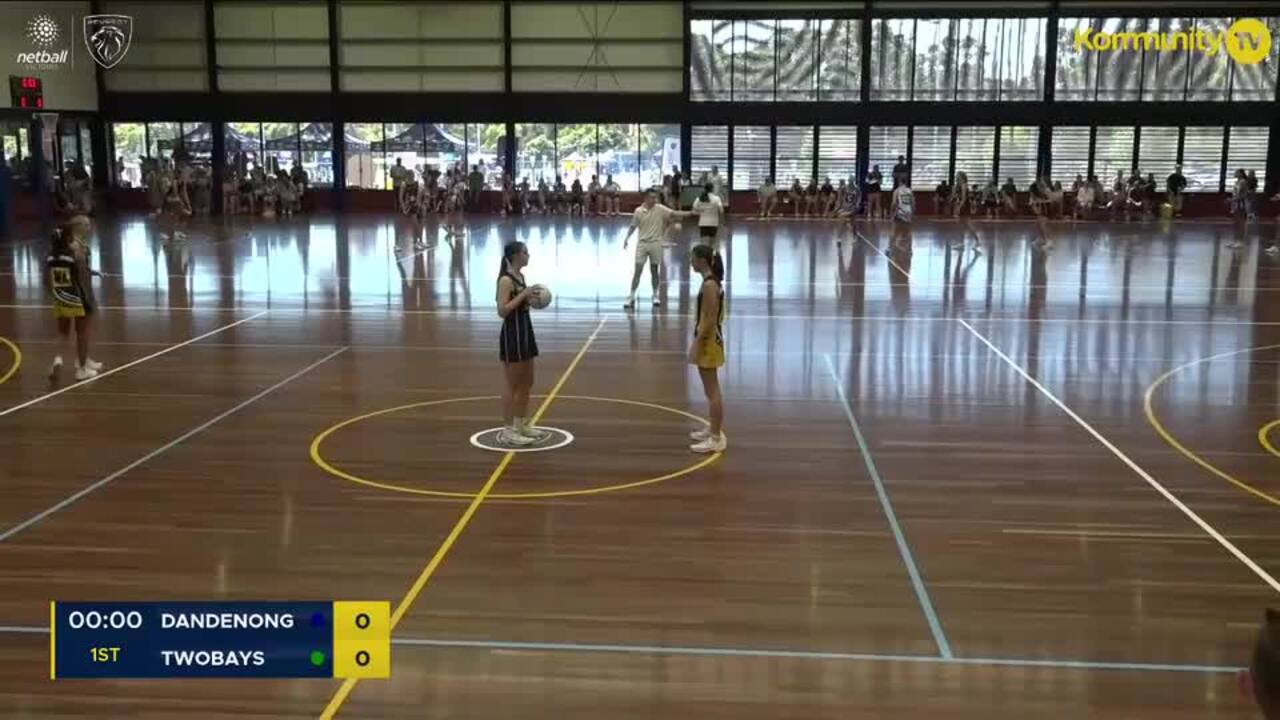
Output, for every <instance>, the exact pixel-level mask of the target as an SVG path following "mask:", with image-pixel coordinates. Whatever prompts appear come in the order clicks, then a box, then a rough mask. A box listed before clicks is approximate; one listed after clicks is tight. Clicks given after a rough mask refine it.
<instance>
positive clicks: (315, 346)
mask: <svg viewBox="0 0 1280 720" xmlns="http://www.w3.org/2000/svg"><path fill="white" fill-rule="evenodd" d="M938 319H939V320H954V319H955V318H938ZM58 342H59V341H58V340H24V341H23V342H22V344H23V346H24V347H25V346H27V345H56V344H57V343H58ZM93 344H94V346H95V347H97V346H102V347H165V346H167V345H168V343H163V342H145V341H141V340H118V341H106V342H99V341H97V340H95V341H94V342H93ZM347 344H348V345H349V346H350V347H351V349H352V350H360V351H362V352H363V351H368V352H457V353H487V352H490V350H489V348H488V347H477V346H475V345H388V344H385V343H375V344H370V345H363V344H360V343H352V342H348V343H347ZM333 346H334V344H333V343H328V344H325V343H286V342H279V343H270V342H258V343H222V342H207V343H200V345H199V346H198V347H199V348H201V349H214V350H241V349H248V350H327V349H329V348H331V347H333ZM581 349H582V346H581V345H574V346H565V347H551V346H548V345H547V344H544V343H539V345H538V351H539V352H541V353H543V354H564V355H573V354H576V353H577V352H578V351H579V350H581ZM591 352H592V354H596V355H663V356H667V355H669V356H673V357H681V358H685V357H688V356H689V351H688V350H675V349H671V350H645V349H642V348H622V347H619V348H610V347H593V348H592V349H591ZM817 354H818V351H815V350H734V351H733V356H734V357H812V356H814V355H817ZM827 354H829V355H831V357H833V358H844V357H855V356H856V357H858V358H860V359H878V360H981V359H984V358H986V357H988V353H986V352H983V351H981V350H979V351H976V352H968V353H946V352H937V353H930V352H920V353H912V352H907V353H903V352H872V351H860V352H856V353H854V352H851V351H847V350H830V351H828V352H827ZM1186 359H1188V358H1186V357H1164V356H1156V355H1089V356H1088V357H1086V358H1083V359H1081V358H1076V357H1071V358H1070V361H1071V362H1073V363H1074V364H1075V365H1076V366H1078V367H1085V366H1088V365H1089V363H1117V362H1119V363H1160V364H1163V365H1168V364H1169V363H1180V362H1183V361H1184V360H1186ZM1237 362H1247V363H1249V364H1251V365H1277V364H1280V360H1259V359H1257V358H1242V359H1239V360H1237ZM141 394H142V395H149V393H141Z"/></svg>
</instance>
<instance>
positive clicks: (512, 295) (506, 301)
mask: <svg viewBox="0 0 1280 720" xmlns="http://www.w3.org/2000/svg"><path fill="white" fill-rule="evenodd" d="M528 297H529V288H525V289H524V290H521V291H520V292H518V293H517V292H515V284H514V283H512V282H511V278H509V277H507V276H506V275H503V276H502V277H500V278H498V315H499V317H503V318H505V317H506V316H507V315H510V314H511V313H513V312H515V311H516V310H519V309H520V306H521V305H522V304H523V303H524V301H525V299H526V298H528Z"/></svg>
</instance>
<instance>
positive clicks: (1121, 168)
mask: <svg viewBox="0 0 1280 720" xmlns="http://www.w3.org/2000/svg"><path fill="white" fill-rule="evenodd" d="M1132 171H1133V128H1131V127H1099V128H1098V139H1097V141H1096V142H1095V144H1094V160H1093V174H1094V175H1097V176H1098V180H1099V181H1100V182H1101V183H1102V185H1103V187H1111V186H1112V185H1113V184H1114V183H1115V179H1116V175H1117V174H1118V173H1124V177H1125V179H1128V177H1129V174H1130V173H1131V172H1132Z"/></svg>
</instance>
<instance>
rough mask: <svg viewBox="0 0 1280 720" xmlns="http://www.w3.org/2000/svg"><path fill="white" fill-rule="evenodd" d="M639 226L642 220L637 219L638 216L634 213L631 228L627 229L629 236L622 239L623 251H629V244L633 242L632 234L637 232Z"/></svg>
mask: <svg viewBox="0 0 1280 720" xmlns="http://www.w3.org/2000/svg"><path fill="white" fill-rule="evenodd" d="M639 224H640V218H638V217H636V216H635V213H632V214H631V227H629V228H627V234H626V235H625V236H623V238H622V249H623V250H626V249H627V243H629V242H631V234H632V233H634V232H635V231H636V228H637V227H638V226H639Z"/></svg>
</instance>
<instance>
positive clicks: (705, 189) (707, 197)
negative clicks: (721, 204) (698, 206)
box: [698, 183, 712, 202]
mask: <svg viewBox="0 0 1280 720" xmlns="http://www.w3.org/2000/svg"><path fill="white" fill-rule="evenodd" d="M711 189H712V185H711V183H707V184H706V185H703V186H702V194H701V195H699V196H698V199H699V200H701V201H702V202H711Z"/></svg>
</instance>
